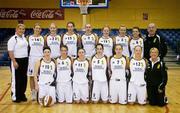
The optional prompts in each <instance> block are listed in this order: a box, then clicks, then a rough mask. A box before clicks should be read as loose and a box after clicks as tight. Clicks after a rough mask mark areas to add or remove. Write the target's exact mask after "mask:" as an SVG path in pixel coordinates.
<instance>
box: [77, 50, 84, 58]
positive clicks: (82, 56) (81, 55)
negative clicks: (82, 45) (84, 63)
mask: <svg viewBox="0 0 180 113" xmlns="http://www.w3.org/2000/svg"><path fill="white" fill-rule="evenodd" d="M78 57H79V58H80V59H84V58H85V50H84V49H79V50H78Z"/></svg>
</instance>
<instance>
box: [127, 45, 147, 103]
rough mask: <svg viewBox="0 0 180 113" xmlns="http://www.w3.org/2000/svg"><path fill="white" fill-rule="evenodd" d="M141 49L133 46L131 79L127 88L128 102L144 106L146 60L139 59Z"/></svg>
mask: <svg viewBox="0 0 180 113" xmlns="http://www.w3.org/2000/svg"><path fill="white" fill-rule="evenodd" d="M141 54H142V47H141V46H139V45H138V46H135V48H134V57H133V58H132V59H131V60H130V73H131V78H130V82H129V87H128V102H129V103H131V104H133V103H135V101H136V98H137V101H138V103H139V104H141V105H144V104H146V95H147V94H146V82H145V70H146V66H147V65H146V64H147V63H146V60H145V59H143V58H142V57H141Z"/></svg>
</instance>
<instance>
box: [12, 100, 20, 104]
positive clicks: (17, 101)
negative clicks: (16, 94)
mask: <svg viewBox="0 0 180 113" xmlns="http://www.w3.org/2000/svg"><path fill="white" fill-rule="evenodd" d="M12 102H15V103H20V102H21V100H20V99H16V100H13V101H12Z"/></svg>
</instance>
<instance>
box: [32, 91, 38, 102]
mask: <svg viewBox="0 0 180 113" xmlns="http://www.w3.org/2000/svg"><path fill="white" fill-rule="evenodd" d="M36 97H37V92H36V90H32V92H31V98H32V101H35V100H36Z"/></svg>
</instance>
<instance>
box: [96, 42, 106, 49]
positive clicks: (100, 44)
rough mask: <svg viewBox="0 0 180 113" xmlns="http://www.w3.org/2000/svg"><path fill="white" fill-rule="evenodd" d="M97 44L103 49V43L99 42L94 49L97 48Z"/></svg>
mask: <svg viewBox="0 0 180 113" xmlns="http://www.w3.org/2000/svg"><path fill="white" fill-rule="evenodd" d="M97 46H101V47H102V48H103V49H104V46H103V44H101V43H98V44H97V45H96V49H97Z"/></svg>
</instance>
